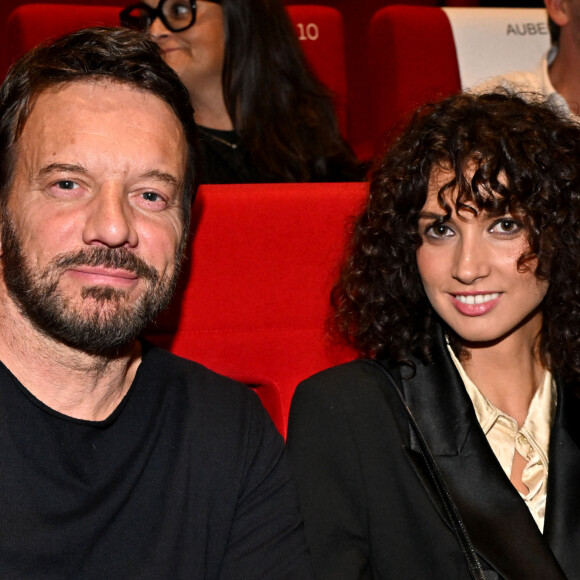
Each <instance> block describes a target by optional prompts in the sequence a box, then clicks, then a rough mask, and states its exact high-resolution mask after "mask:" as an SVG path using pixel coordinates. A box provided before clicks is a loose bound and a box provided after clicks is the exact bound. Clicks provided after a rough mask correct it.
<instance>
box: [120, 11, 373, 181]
mask: <svg viewBox="0 0 580 580" xmlns="http://www.w3.org/2000/svg"><path fill="white" fill-rule="evenodd" d="M121 22H122V23H123V24H124V25H126V26H130V27H132V28H140V29H146V30H148V31H149V32H150V34H151V35H152V37H153V39H154V40H155V41H156V42H157V44H158V45H159V46H160V47H161V49H162V50H163V53H164V56H165V60H166V62H167V63H168V64H169V65H170V66H171V67H172V68H173V69H174V70H175V71H176V72H177V74H178V75H179V77H180V78H181V80H182V81H183V83H184V84H185V86H186V87H187V89H188V91H189V95H190V99H191V102H192V104H193V106H194V109H195V120H196V122H197V123H198V125H199V126H200V133H201V139H202V145H203V151H204V154H205V162H206V169H205V178H204V182H206V183H251V182H273V181H281V182H285V181H348V180H358V179H362V177H363V174H362V172H361V167H360V165H359V164H358V162H357V161H356V159H355V157H354V154H353V153H352V151H351V150H350V148H349V147H348V145H347V144H346V143H345V142H344V140H343V139H342V137H341V135H340V131H339V128H338V122H337V119H336V115H335V112H334V108H333V105H332V101H331V98H330V95H329V93H328V91H327V90H326V88H325V87H324V86H323V85H322V84H321V83H320V82H319V81H318V80H317V79H316V78H315V76H314V75H313V74H312V72H311V71H310V69H309V67H308V65H307V63H306V60H305V58H304V55H303V53H302V50H301V48H300V44H299V41H298V39H297V36H296V34H295V32H294V30H293V28H292V24H291V23H290V21H289V19H288V16H287V14H286V11H285V9H284V6H283V4H282V2H281V0H217V1H216V0H211V1H205V0H161V1H159V2H157V0H146V1H145V3H139V4H135V5H132V6H129V7H127V8H125V9H124V10H123V11H122V12H121Z"/></svg>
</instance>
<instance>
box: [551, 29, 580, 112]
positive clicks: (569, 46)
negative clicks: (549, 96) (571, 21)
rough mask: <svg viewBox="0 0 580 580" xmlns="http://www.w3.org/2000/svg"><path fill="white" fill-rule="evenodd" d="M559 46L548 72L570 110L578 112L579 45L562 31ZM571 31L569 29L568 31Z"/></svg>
mask: <svg viewBox="0 0 580 580" xmlns="http://www.w3.org/2000/svg"><path fill="white" fill-rule="evenodd" d="M562 32H563V34H562V38H561V39H560V47H559V50H558V54H557V55H556V58H555V59H554V62H553V63H552V64H551V65H550V68H549V70H548V74H549V76H550V82H551V83H552V86H553V87H554V88H555V89H556V91H558V93H560V94H561V95H562V97H564V99H565V100H566V102H567V103H568V106H569V108H570V111H571V112H572V113H573V114H574V115H579V114H580V73H579V72H578V71H580V47H578V46H577V45H576V44H575V43H574V41H573V39H572V38H569V36H570V35H566V34H564V31H562ZM570 32H571V31H570Z"/></svg>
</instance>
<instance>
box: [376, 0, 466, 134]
mask: <svg viewBox="0 0 580 580" xmlns="http://www.w3.org/2000/svg"><path fill="white" fill-rule="evenodd" d="M369 48H370V67H371V79H372V80H371V84H372V87H373V89H372V96H373V113H374V119H375V129H376V131H377V133H376V134H375V139H379V138H380V136H381V135H385V134H388V133H390V132H392V131H394V132H395V133H396V132H397V131H398V129H399V128H400V126H401V124H402V123H404V122H405V121H406V120H407V119H408V115H409V113H410V112H411V111H413V110H414V109H415V108H416V107H417V106H418V105H420V104H423V103H426V102H428V101H431V100H434V99H438V98H441V97H445V96H449V95H451V94H453V93H457V92H459V91H460V88H461V84H460V79H459V69H458V65H457V57H456V54H455V44H454V41H453V33H452V31H451V25H450V24H449V20H448V18H447V16H446V15H445V13H444V12H443V10H441V9H440V8H434V7H427V6H388V7H386V8H383V9H382V10H379V11H378V12H377V13H376V14H375V16H374V17H373V19H372V21H371V26H370V38H369Z"/></svg>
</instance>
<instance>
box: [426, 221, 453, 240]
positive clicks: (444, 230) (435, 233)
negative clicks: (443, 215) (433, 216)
mask: <svg viewBox="0 0 580 580" xmlns="http://www.w3.org/2000/svg"><path fill="white" fill-rule="evenodd" d="M425 234H426V235H427V236H429V237H431V238H446V237H449V236H452V235H453V230H452V229H451V228H450V227H449V226H447V225H445V224H442V223H437V224H432V225H430V226H429V227H428V228H427V229H426V230H425Z"/></svg>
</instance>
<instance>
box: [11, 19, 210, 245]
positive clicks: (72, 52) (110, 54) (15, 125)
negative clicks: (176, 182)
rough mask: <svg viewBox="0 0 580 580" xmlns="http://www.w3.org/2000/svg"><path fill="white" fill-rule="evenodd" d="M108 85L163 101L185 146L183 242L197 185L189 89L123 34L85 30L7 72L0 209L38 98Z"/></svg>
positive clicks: (136, 39) (154, 50)
mask: <svg viewBox="0 0 580 580" xmlns="http://www.w3.org/2000/svg"><path fill="white" fill-rule="evenodd" d="M91 79H95V80H98V79H106V80H110V81H111V82H119V83H123V84H127V85H131V86H133V87H135V88H138V89H141V90H143V91H145V92H148V93H151V94H153V95H155V96H157V97H159V98H160V99H161V100H163V101H165V102H166V103H167V104H168V105H169V106H170V107H171V109H172V110H173V111H174V113H175V115H176V116H177V118H178V119H179V121H180V123H181V126H182V127H183V131H184V134H185V139H186V141H187V146H188V152H187V164H186V174H185V180H184V184H183V189H184V195H183V205H182V213H183V226H184V236H183V240H184V241H185V239H186V238H187V233H188V231H189V220H190V215H191V204H192V201H193V198H194V196H195V193H196V191H197V186H198V183H199V155H198V152H197V129H196V125H195V122H194V120H193V108H192V106H191V103H190V101H189V95H188V92H187V89H186V88H185V87H184V86H183V84H182V83H181V81H180V80H179V77H178V76H177V75H176V74H175V73H174V72H173V70H172V69H171V68H170V67H169V66H167V65H166V64H165V62H164V61H163V58H162V57H161V53H160V49H159V47H158V46H157V45H156V44H155V43H154V42H153V41H152V40H150V39H149V38H147V37H146V36H145V35H143V34H142V33H139V32H135V31H133V30H127V29H124V28H100V27H96V28H86V29H83V30H79V31H78V32H73V33H72V34H68V35H66V36H63V37H62V38H60V39H58V40H56V41H55V42H53V43H50V44H44V45H40V46H38V47H36V48H35V49H33V50H31V51H30V52H29V53H27V54H26V55H24V56H23V57H22V58H21V59H20V60H19V61H17V62H16V63H15V64H14V65H13V67H12V68H11V69H10V72H9V73H8V76H7V77H6V80H5V81H4V83H3V84H2V87H1V89H0V207H2V206H3V205H4V204H5V203H6V197H7V192H8V191H9V190H10V187H11V186H12V180H13V178H14V167H15V163H16V157H17V154H18V153H17V147H16V146H17V142H18V139H19V137H20V135H21V133H22V130H23V128H24V125H25V124H26V121H27V119H28V117H29V115H30V113H31V111H32V109H33V107H34V103H35V101H36V99H37V98H38V96H39V95H40V94H41V93H43V92H44V91H46V90H48V89H54V88H55V87H56V88H57V87H58V86H60V85H64V84H67V83H71V82H75V81H86V80H91Z"/></svg>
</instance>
